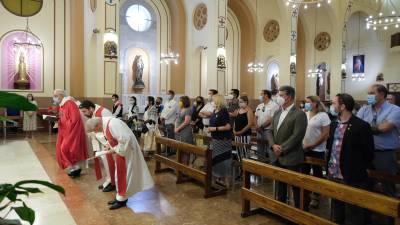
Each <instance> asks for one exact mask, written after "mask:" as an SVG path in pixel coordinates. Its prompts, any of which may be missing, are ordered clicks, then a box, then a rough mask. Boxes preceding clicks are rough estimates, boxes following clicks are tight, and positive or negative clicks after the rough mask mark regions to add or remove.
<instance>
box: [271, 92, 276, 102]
mask: <svg viewBox="0 0 400 225" xmlns="http://www.w3.org/2000/svg"><path fill="white" fill-rule="evenodd" d="M277 98H278V91H277V90H272V91H271V100H272V101H273V102H275V103H276V104H278V102H277V101H276V99H277Z"/></svg>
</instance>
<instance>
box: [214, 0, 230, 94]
mask: <svg viewBox="0 0 400 225" xmlns="http://www.w3.org/2000/svg"><path fill="white" fill-rule="evenodd" d="M227 8H228V0H218V40H217V41H218V42H217V46H218V50H217V89H218V91H219V92H220V93H221V94H225V95H226V94H227V90H226V62H227V61H226V49H225V41H226V20H227ZM212 57H213V56H212Z"/></svg>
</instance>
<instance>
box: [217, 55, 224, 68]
mask: <svg viewBox="0 0 400 225" xmlns="http://www.w3.org/2000/svg"><path fill="white" fill-rule="evenodd" d="M217 68H218V69H221V70H224V69H226V61H225V56H224V55H219V56H218V57H217Z"/></svg>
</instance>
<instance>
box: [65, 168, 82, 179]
mask: <svg viewBox="0 0 400 225" xmlns="http://www.w3.org/2000/svg"><path fill="white" fill-rule="evenodd" d="M81 172H82V170H81V169H77V170H72V171H70V172H69V173H68V176H70V177H72V178H76V177H79V176H80V175H81Z"/></svg>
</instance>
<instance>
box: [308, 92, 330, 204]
mask: <svg viewBox="0 0 400 225" xmlns="http://www.w3.org/2000/svg"><path fill="white" fill-rule="evenodd" d="M304 109H305V110H306V115H307V120H308V124H307V130H306V134H305V136H304V139H303V150H304V155H305V156H308V157H312V158H317V159H321V160H324V159H325V149H326V140H327V139H328V136H329V128H330V126H329V125H330V124H331V120H330V119H329V116H328V114H327V113H326V110H325V107H324V105H323V104H322V102H321V101H320V99H319V97H318V96H308V97H307V98H306V102H305V104H304ZM312 171H313V174H312V175H314V176H316V177H319V178H322V177H323V175H322V167H320V166H316V165H313V166H312ZM303 172H304V173H305V174H307V175H310V172H311V165H310V164H304V165H303ZM318 197H319V195H318V194H316V193H312V194H311V202H310V203H309V204H310V206H311V207H313V208H317V207H318V205H319V198H318ZM308 200H309V199H308V198H307V202H308Z"/></svg>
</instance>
